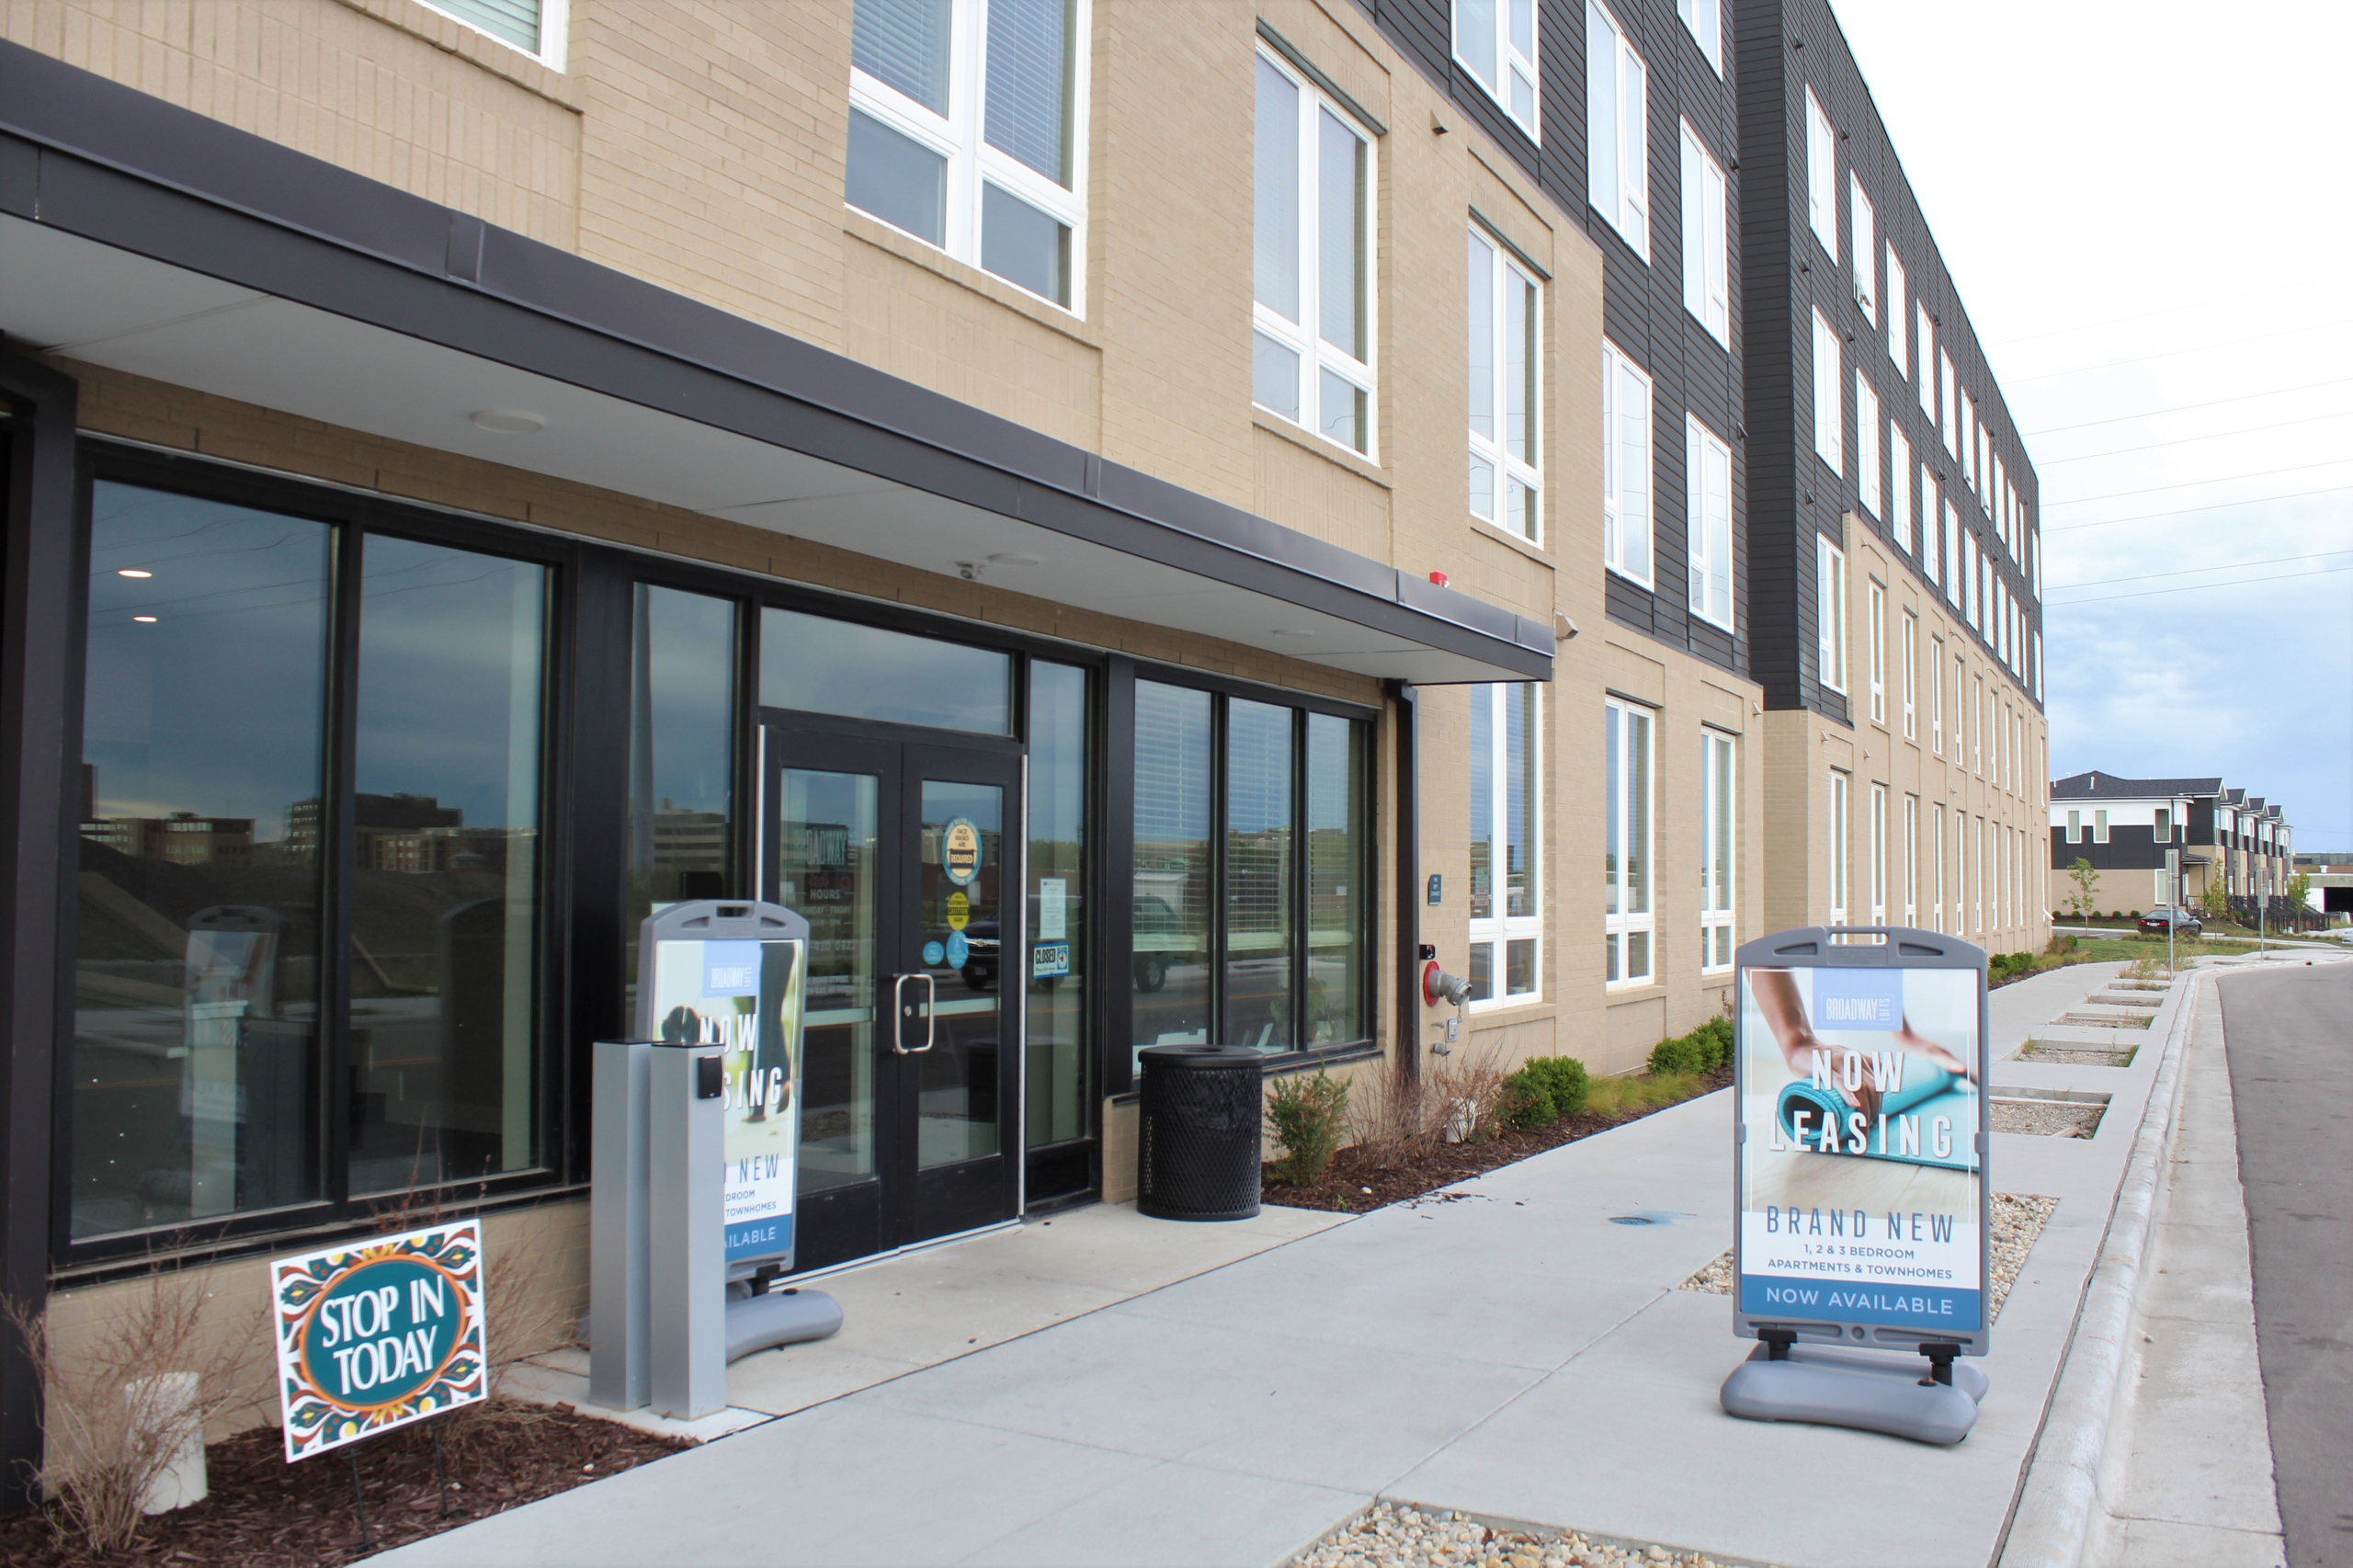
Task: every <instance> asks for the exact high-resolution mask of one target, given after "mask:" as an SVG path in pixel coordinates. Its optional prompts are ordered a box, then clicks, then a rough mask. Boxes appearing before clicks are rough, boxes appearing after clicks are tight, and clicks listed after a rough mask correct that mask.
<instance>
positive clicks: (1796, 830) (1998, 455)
mask: <svg viewBox="0 0 2353 1568" xmlns="http://www.w3.org/2000/svg"><path fill="white" fill-rule="evenodd" d="M1734 10H1735V14H1736V17H1737V28H1738V33H1739V63H1740V70H1741V73H1742V85H1741V94H1740V103H1741V135H1740V141H1741V147H1742V171H1741V181H1742V183H1741V233H1742V251H1743V255H1744V259H1745V268H1746V270H1745V279H1746V289H1747V292H1746V295H1745V312H1744V317H1745V321H1746V323H1747V339H1746V345H1745V347H1746V351H1747V358H1746V373H1747V379H1748V392H1747V410H1748V418H1747V435H1748V475H1749V484H1748V509H1747V517H1748V535H1749V559H1750V568H1749V571H1750V596H1751V600H1752V604H1751V611H1750V619H1751V623H1752V626H1753V629H1754V631H1753V635H1754V637H1755V639H1756V654H1755V670H1756V677H1757V679H1758V680H1759V681H1760V682H1761V683H1762V684H1763V686H1764V687H1765V694H1766V696H1765V706H1766V710H1767V711H1766V716H1765V738H1766V761H1765V774H1766V782H1765V801H1766V805H1765V835H1766V849H1765V884H1766V895H1765V923H1766V925H1767V926H1768V928H1778V927H1780V926H1791V925H1796V924H1799V923H1800V922H1801V921H1802V919H1805V918H1809V917H1811V918H1820V913H1819V912H1821V911H1823V910H1824V909H1827V910H1828V912H1829V917H1830V919H1831V920H1832V921H1834V922H1836V923H1843V924H1851V925H1858V926H1860V925H1866V924H1869V925H1901V926H1924V927H1927V928H1929V929H1932V930H1938V931H1949V932H1952V933H1955V934H1957V935H1960V936H1963V937H1967V938H1968V939H1969V940H1970V941H1972V942H1975V943H1977V944H1979V945H1980V946H1982V947H1984V948H1986V949H1990V950H1993V951H1996V952H2006V951H2016V950H2019V949H2040V948H2041V947H2042V946H2043V945H2044V943H2045V942H2046V941H2048V940H2049V925H2050V923H2049V915H2048V912H2047V910H2046V908H2045V906H2044V903H2043V898H2042V892H2043V890H2042V885H2041V881H2042V880H2041V878H2040V875H2039V874H2038V869H2039V865H2040V858H2041V854H2040V847H2039V846H2038V845H2037V843H2036V838H2037V835H2039V833H2040V828H2041V824H2042V820H2043V779H2044V777H2045V758H2046V757H2047V756H2049V727H2048V724H2047V722H2046V720H2045V717H2044V713H2043V707H2042V632H2041V623H2042V622H2041V610H2040V581H2041V577H2040V567H2041V549H2040V522H2039V519H2040V507H2039V501H2038V491H2037V487H2036V480H2035V473H2034V468H2033V465H2032V463H2031V462H2030V461H2029V459H2028V457H2027V454H2026V449H2025V447H2024V445H2023V443H2022V442H2021V441H2020V439H2019V438H2018V431H2017V427H2016V426H2014V425H2013V424H2012V423H2011V422H2010V418H2009V415H2008V410H2007V408H2006V405H2005V404H2004V403H2003V401H2002V395H2001V391H2000V388H1999V387H1998V386H1997V385H1996V384H1995V381H1994V376H1993V372H1992V371H1991V369H1988V367H1987V365H1986V361H1985V358H1984V354H1983V353H1982V352H1981V351H1980V349H1979V347H1978V343H1977V337H1976V334H1975V332H1974V331H1973V330H1972V327H1971V326H1970V323H1969V317H1968V312H1967V311H1966V310H1965V308H1964V307H1963V306H1962V303H1961V298H1960V295H1959V294H1958V293H1957V292H1956V291H1955V290H1954V288H1953V284H1952V279H1951V278H1950V276H1949V274H1948V273H1947V272H1946V270H1945V267H1944V263H1943V261H1942V259H1941V258H1940V257H1939V256H1938V252H1937V246H1936V241H1935V239H1934V237H1933V236H1932V235H1931V234H1930V233H1928V229H1927V223H1926V222H1925V221H1924V220H1923V218H1922V216H1921V213H1920V209H1919V204H1918V202H1917V201H1915V199H1914V198H1913V195H1912V190H1911V187H1910V185H1909V183H1908V182H1907V181H1906V180H1905V178H1904V168H1903V165H1902V163H1901V161H1900V160H1899V159H1898V158H1897V156H1896V153H1895V149H1894V148H1893V146H1892V145H1891V143H1890V142H1889V139H1888V134H1887V129H1886V127H1885V126H1884V125H1883V124H1882V123H1881V120H1880V118H1879V113H1878V111H1877V109H1876V108H1873V107H1872V103H1871V99H1870V90H1869V88H1868V86H1867V85H1866V84H1865V83H1864V82H1863V80H1862V78H1861V76H1860V74H1859V73H1858V71H1857V69H1856V66H1855V61H1854V57H1853V55H1852V54H1851V53H1850V52H1849V51H1847V44H1846V40H1845V39H1844V38H1843V37H1842V36H1841V34H1840V33H1839V31H1838V26H1837V23H1836V19H1835V18H1834V17H1832V15H1831V13H1830V10H1829V7H1828V6H1826V5H1824V4H1822V3H1821V0H1738V3H1737V4H1736V5H1735V7H1734Z"/></svg>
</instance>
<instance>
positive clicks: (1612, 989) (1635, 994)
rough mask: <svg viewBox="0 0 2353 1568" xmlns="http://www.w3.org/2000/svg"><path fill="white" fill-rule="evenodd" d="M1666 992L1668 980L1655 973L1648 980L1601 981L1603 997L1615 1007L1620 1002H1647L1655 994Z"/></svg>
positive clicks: (1606, 1002) (1604, 1000)
mask: <svg viewBox="0 0 2353 1568" xmlns="http://www.w3.org/2000/svg"><path fill="white" fill-rule="evenodd" d="M1665 994H1666V982H1665V981H1664V980H1661V979H1660V978H1659V977H1658V976H1657V975H1655V974H1654V975H1652V976H1651V977H1649V978H1648V979H1646V980H1605V981H1603V982H1602V983H1601V999H1602V1003H1603V1005H1604V1006H1610V1007H1615V1006H1618V1004H1620V1002H1647V1001H1649V1000H1650V999H1651V998H1652V997H1654V996H1664V995H1665Z"/></svg>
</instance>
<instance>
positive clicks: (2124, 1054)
mask: <svg viewBox="0 0 2353 1568" xmlns="http://www.w3.org/2000/svg"><path fill="white" fill-rule="evenodd" d="M2140 1049H2141V1048H2140V1047H2139V1046H2137V1045H2130V1046H2126V1047H2124V1048H2123V1049H2122V1050H2120V1051H2102V1050H2097V1049H2094V1048H2091V1047H2087V1046H2066V1045H2044V1044H2042V1043H2041V1042H2040V1041H2039V1040H2029V1041H2027V1042H2026V1049H2024V1050H2023V1051H2019V1052H2018V1060H2019V1061H2021V1062H2057V1063H2058V1064H2059V1065H2060V1066H2062V1067H2130V1066H2131V1065H2132V1056H2133V1053H2134V1052H2135V1051H2139V1050H2140Z"/></svg>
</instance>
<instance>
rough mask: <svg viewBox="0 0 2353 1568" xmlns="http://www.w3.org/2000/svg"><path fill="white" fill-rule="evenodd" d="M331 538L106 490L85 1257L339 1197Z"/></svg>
mask: <svg viewBox="0 0 2353 1568" xmlns="http://www.w3.org/2000/svg"><path fill="white" fill-rule="evenodd" d="M333 533H334V530H332V529H331V528H327V527H325V526H324V525H321V524H318V523H313V522H308V521H304V520H301V519H299V518H294V517H275V516H272V515H270V514H267V513H264V512H256V511H251V510H248V509H246V508H244V507H241V506H226V505H222V504H220V503H217V502H211V501H203V500H199V499H196V498H194V497H190V496H182V495H168V494H161V493H159V492H156V491H152V490H142V489H137V488H134V487H131V486H129V485H122V484H114V483H98V484H97V486H96V487H95V490H94V494H93V499H92V503H91V547H90V548H91V559H90V590H89V595H90V597H89V633H88V642H87V649H88V668H87V681H86V692H87V695H86V697H85V701H84V710H83V753H82V803H81V808H80V810H81V823H82V827H81V853H80V866H79V869H78V871H77V881H78V886H79V898H78V912H77V918H76V927H75V932H74V941H75V949H74V1051H73V1059H72V1060H73V1068H72V1071H73V1075H74V1076H73V1082H74V1091H73V1117H74V1174H73V1199H72V1206H73V1233H74V1236H75V1237H77V1238H79V1237H85V1236H93V1235H101V1234H105V1233H109V1232H119V1231H128V1230H136V1229H140V1228H142V1227H146V1226H153V1225H169V1224H177V1223H182V1222H185V1221H191V1220H201V1219H207V1218H210V1217H214V1216H225V1215H228V1214H232V1213H235V1212H239V1211H243V1210H256V1209H268V1208H274V1207H278V1206H280V1205H284V1204H290V1203H297V1202H301V1201H304V1200H308V1199H318V1198H321V1197H323V1196H324V1193H323V1192H322V1190H321V1182H320V1155H319V1116H318V1103H319V1095H318V1089H319V1081H318V1076H317V1073H318V1061H319V1049H318V1048H319V998H318V975H319V906H320V863H321V856H320V848H321V845H320V822H319V814H318V801H319V797H320V790H321V785H320V779H321V769H322V758H323V756H324V724H325V719H324V713H325V696H326V656H327V604H328V598H329V595H328V578H329V574H330V571H331V566H330V561H331V554H332V540H333ZM126 573H138V574H141V575H139V576H136V577H133V576H126V575H124V574H126Z"/></svg>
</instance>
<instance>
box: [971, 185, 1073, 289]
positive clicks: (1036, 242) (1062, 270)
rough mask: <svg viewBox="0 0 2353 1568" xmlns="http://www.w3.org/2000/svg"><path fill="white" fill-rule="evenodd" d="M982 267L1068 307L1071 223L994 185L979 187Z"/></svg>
mask: <svg viewBox="0 0 2353 1568" xmlns="http://www.w3.org/2000/svg"><path fill="white" fill-rule="evenodd" d="M981 267H982V268H983V270H985V271H989V272H994V273H995V274H996V275H997V276H998V277H999V278H1004V279H1006V281H1007V282H1009V283H1018V284H1019V285H1020V286H1021V287H1022V288H1024V289H1027V290H1029V292H1031V293H1032V294H1035V295H1038V296H1039V297H1040V299H1047V300H1051V301H1053V302H1054V303H1056V304H1057V305H1068V304H1069V303H1070V225H1069V224H1067V223H1064V222H1062V221H1061V220H1059V219H1056V218H1053V217H1050V216H1048V215H1047V214H1046V213H1044V212H1040V210H1038V209H1036V208H1035V207H1032V206H1030V205H1029V203H1028V202H1026V201H1024V200H1022V199H1020V198H1019V197H1017V196H1014V195H1011V194H1009V193H1008V192H1006V190H1004V189H1002V188H1001V187H998V186H996V185H995V184H994V183H988V182H984V183H983V185H982V186H981Z"/></svg>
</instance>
